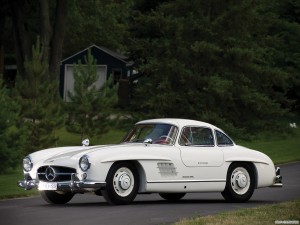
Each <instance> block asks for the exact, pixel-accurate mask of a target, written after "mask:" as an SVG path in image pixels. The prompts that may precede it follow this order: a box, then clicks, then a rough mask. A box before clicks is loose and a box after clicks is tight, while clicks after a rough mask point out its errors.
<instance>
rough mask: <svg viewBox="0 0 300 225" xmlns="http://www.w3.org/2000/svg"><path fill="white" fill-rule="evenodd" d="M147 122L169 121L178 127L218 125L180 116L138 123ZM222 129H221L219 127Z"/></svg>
mask: <svg viewBox="0 0 300 225" xmlns="http://www.w3.org/2000/svg"><path fill="white" fill-rule="evenodd" d="M145 123H152V124H153V123H167V124H172V125H175V126H178V127H184V126H202V127H211V128H216V129H219V128H217V127H216V126H214V125H212V124H209V123H206V122H202V121H197V120H190V119H178V118H159V119H150V120H142V121H140V122H138V123H136V124H145ZM219 130H220V129H219Z"/></svg>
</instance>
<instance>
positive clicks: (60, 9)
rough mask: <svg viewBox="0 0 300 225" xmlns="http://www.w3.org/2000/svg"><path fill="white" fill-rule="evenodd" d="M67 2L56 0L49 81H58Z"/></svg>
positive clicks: (66, 0)
mask: <svg viewBox="0 0 300 225" xmlns="http://www.w3.org/2000/svg"><path fill="white" fill-rule="evenodd" d="M67 9H68V0H57V2H56V12H55V22H54V30H53V38H52V44H51V46H52V48H51V52H50V53H51V54H50V62H49V73H50V79H53V80H58V77H59V67H60V61H61V56H62V46H63V40H64V35H65V26H66V20H67Z"/></svg>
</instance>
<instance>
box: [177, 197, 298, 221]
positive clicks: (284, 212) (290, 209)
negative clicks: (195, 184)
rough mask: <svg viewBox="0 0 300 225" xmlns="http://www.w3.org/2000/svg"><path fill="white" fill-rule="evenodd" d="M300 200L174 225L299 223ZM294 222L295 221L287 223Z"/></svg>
mask: <svg viewBox="0 0 300 225" xmlns="http://www.w3.org/2000/svg"><path fill="white" fill-rule="evenodd" d="M299 221H300V200H299V199H298V200H296V201H291V202H284V203H280V204H273V205H265V206H260V207H257V208H252V209H251V208H250V209H241V210H238V211H234V212H225V213H220V214H218V215H213V216H204V217H197V218H194V219H189V220H188V219H185V220H181V221H179V222H177V223H175V224H174V225H204V224H207V225H208V224H214V225H249V224H251V225H256V224H257V225H259V224H265V225H268V224H270V225H274V224H299ZM286 222H293V223H286Z"/></svg>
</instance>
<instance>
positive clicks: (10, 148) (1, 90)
mask: <svg viewBox="0 0 300 225" xmlns="http://www.w3.org/2000/svg"><path fill="white" fill-rule="evenodd" d="M0 81H1V82H0V105H1V107H0V146H1V148H0V161H1V163H0V173H4V172H6V171H7V170H8V169H9V168H15V167H16V166H17V165H18V163H17V162H18V160H19V159H20V158H21V156H22V148H23V147H24V140H25V139H24V134H23V133H22V129H17V127H16V123H17V119H18V116H19V114H20V105H18V104H17V102H15V101H13V100H12V98H11V96H10V92H11V90H9V89H7V88H6V87H5V86H4V85H3V83H2V80H0Z"/></svg>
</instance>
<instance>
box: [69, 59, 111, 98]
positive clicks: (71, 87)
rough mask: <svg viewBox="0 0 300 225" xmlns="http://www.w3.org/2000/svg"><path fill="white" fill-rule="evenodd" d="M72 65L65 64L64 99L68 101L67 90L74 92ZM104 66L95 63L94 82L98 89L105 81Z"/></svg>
mask: <svg viewBox="0 0 300 225" xmlns="http://www.w3.org/2000/svg"><path fill="white" fill-rule="evenodd" d="M73 67H74V66H73V65H65V85H64V101H66V102H69V101H70V98H69V96H68V92H71V93H72V94H73V93H74V75H73ZM106 71H107V69H106V66H101V65H97V74H98V76H99V78H98V80H97V81H96V82H95V85H96V88H97V89H99V88H101V87H102V86H103V84H104V83H105V81H106V79H107V77H106Z"/></svg>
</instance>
